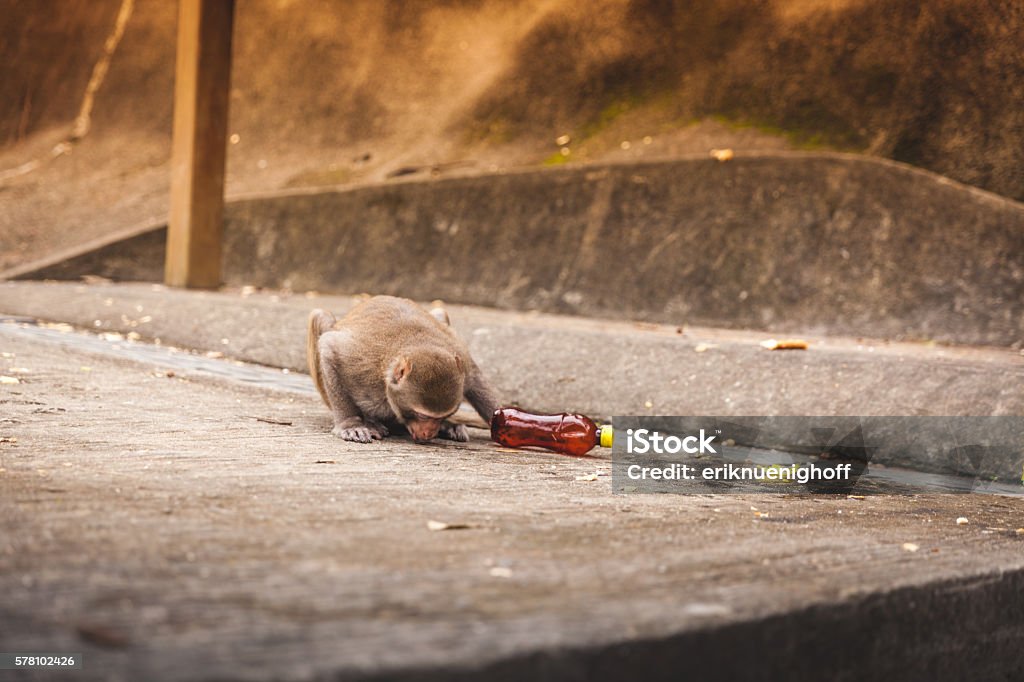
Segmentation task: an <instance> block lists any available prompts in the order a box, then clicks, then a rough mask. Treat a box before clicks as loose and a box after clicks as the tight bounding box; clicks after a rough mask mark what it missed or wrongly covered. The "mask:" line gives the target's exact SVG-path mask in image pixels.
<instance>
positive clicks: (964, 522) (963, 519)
mask: <svg viewBox="0 0 1024 682" xmlns="http://www.w3.org/2000/svg"><path fill="white" fill-rule="evenodd" d="M968 523H970V521H968V520H967V517H966V516H960V517H957V520H956V525H958V526H966V525H967V524H968Z"/></svg>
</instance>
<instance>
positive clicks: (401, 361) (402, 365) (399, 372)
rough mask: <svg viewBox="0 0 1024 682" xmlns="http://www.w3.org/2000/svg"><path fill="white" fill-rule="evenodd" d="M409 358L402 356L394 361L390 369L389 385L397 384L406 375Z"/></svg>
mask: <svg viewBox="0 0 1024 682" xmlns="http://www.w3.org/2000/svg"><path fill="white" fill-rule="evenodd" d="M409 367H411V365H410V363H409V358H407V357H405V356H402V357H400V358H398V360H396V361H395V366H394V367H393V368H392V369H391V383H393V384H397V383H399V382H400V381H401V380H402V379H403V378H404V377H405V375H406V374H408V373H409Z"/></svg>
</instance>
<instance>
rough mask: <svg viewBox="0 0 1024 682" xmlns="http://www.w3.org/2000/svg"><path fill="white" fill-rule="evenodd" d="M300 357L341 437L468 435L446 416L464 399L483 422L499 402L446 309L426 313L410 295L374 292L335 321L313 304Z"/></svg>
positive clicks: (458, 437) (454, 437)
mask: <svg viewBox="0 0 1024 682" xmlns="http://www.w3.org/2000/svg"><path fill="white" fill-rule="evenodd" d="M306 358H307V360H308V362H309V373H310V375H312V377H313V383H314V384H315V385H316V388H317V390H318V391H319V392H320V397H321V398H323V400H324V402H325V403H326V404H327V407H328V408H329V409H330V410H331V414H332V415H333V416H334V430H333V431H332V433H333V434H334V435H335V436H338V437H339V438H343V439H344V440H350V441H355V442H357V443H369V442H371V441H373V440H379V439H382V438H384V437H385V436H387V435H388V433H389V431H390V430H391V429H395V428H401V427H404V428H405V429H406V430H407V431H408V432H409V434H410V435H411V436H412V437H413V439H414V440H416V441H417V442H420V443H422V442H426V441H428V440H430V439H432V438H435V437H441V438H447V439H449V440H456V441H467V440H469V434H468V433H467V432H466V427H465V426H463V425H461V424H452V423H450V422H449V421H447V419H448V418H449V417H451V416H452V415H453V414H455V412H456V410H458V409H459V405H460V404H461V402H462V400H463V398H465V399H466V400H468V401H469V403H470V405H472V406H473V408H474V409H475V410H476V411H477V413H479V415H480V416H481V417H483V420H484V422H486V423H488V424H489V423H490V422H491V416H492V415H493V414H494V411H495V410H496V409H497V408H498V401H497V399H496V398H495V396H494V393H493V391H491V389H490V387H489V386H488V385H487V382H486V381H485V380H484V378H483V375H482V374H481V372H480V369H479V368H478V367H477V366H476V363H475V362H473V358H471V357H470V355H469V349H468V348H467V347H466V344H465V343H463V342H462V340H460V339H459V338H458V337H457V336H456V335H455V332H454V331H453V330H452V328H451V327H450V326H449V321H448V314H447V313H446V312H445V311H444V309H442V308H436V309H434V310H432V311H431V312H430V313H427V312H426V311H425V310H423V309H422V308H420V307H419V306H418V305H416V304H415V303H413V302H412V301H410V300H408V299H404V298H395V297H394V296H375V297H373V298H371V299H369V300H366V301H363V302H362V303H359V304H358V305H356V307H354V308H353V309H352V310H351V311H349V313H348V314H347V315H345V316H344V317H343V318H342V319H340V320H337V319H335V317H334V315H332V314H330V313H327V312H324V311H323V310H314V311H313V312H311V313H310V314H309V328H308V336H307V340H306Z"/></svg>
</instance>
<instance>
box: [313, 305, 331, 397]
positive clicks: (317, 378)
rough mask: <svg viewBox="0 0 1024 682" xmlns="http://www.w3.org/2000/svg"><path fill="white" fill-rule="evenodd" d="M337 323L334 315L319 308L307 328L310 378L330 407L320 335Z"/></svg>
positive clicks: (314, 312)
mask: <svg viewBox="0 0 1024 682" xmlns="http://www.w3.org/2000/svg"><path fill="white" fill-rule="evenodd" d="M335 322H337V320H336V319H335V317H334V315H331V314H330V313H328V312H325V311H323V310H321V309H320V308H317V309H316V310H314V311H313V312H311V313H310V314H309V324H308V325H307V327H306V364H308V365H309V376H311V377H313V385H314V386H316V390H317V391H318V392H319V393H320V397H321V398H322V399H323V401H324V404H325V405H327V406H328V407H330V405H331V404H330V403H329V402H328V401H327V391H326V390H325V389H324V373H323V370H322V369H321V368H320V335H321V334H323V333H324V332H326V331H330V329H331V327H333V326H334V323H335Z"/></svg>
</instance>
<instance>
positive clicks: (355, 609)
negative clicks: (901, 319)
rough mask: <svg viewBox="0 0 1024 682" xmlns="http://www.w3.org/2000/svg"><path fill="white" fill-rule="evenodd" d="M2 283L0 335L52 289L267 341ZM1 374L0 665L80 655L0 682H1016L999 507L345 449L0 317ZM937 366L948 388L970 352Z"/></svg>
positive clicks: (437, 448)
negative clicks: (650, 488)
mask: <svg viewBox="0 0 1024 682" xmlns="http://www.w3.org/2000/svg"><path fill="white" fill-rule="evenodd" d="M12 286H13V285H2V287H0V291H3V292H4V296H3V298H2V299H0V310H2V311H3V312H18V311H17V310H12V308H17V307H19V306H20V307H21V309H22V310H24V309H25V308H27V307H29V304H30V302H31V301H33V300H36V301H38V300H41V299H38V298H35V299H33V298H32V297H33V296H37V295H39V294H38V292H40V291H44V290H48V291H50V292H52V293H53V294H59V295H53V296H52V298H51V299H50V303H51V306H50V307H49V308H47V309H45V310H44V309H42V308H39V309H36V310H35V311H34V312H35V313H36V314H39V313H40V312H45V313H47V315H46V316H48V317H52V318H56V319H60V318H62V317H67V318H68V319H70V318H71V316H70V312H71V309H73V308H75V307H76V306H75V302H76V299H75V296H79V297H80V298H78V299H77V302H78V304H79V305H78V307H77V309H78V310H79V314H85V313H86V312H88V313H89V314H91V313H92V312H94V311H92V310H89V309H87V308H86V307H84V304H83V303H82V302H83V301H84V300H86V298H87V297H89V296H97V297H99V303H100V305H102V306H103V307H106V308H114V309H115V310H116V309H117V308H116V305H117V304H118V302H119V301H123V300H126V299H127V298H131V297H133V296H134V297H136V298H135V299H134V300H139V301H143V302H141V303H137V304H136V305H142V306H143V310H141V311H135V312H134V314H133V315H132V316H131V318H130V319H129V321H128V322H127V323H125V324H126V325H128V324H129V323H130V322H131V321H133V320H134V321H136V322H137V323H138V324H137V326H136V327H135V328H134V329H140V328H143V326H144V325H149V324H153V323H154V322H156V320H157V319H158V318H160V319H162V320H163V322H162V324H164V325H165V327H164V328H166V329H168V330H170V329H171V328H172V327H173V326H174V325H175V324H177V325H179V332H180V333H182V334H186V333H192V334H195V335H196V336H195V337H194V338H197V339H200V338H202V339H205V337H204V336H202V335H204V334H210V333H211V332H212V331H213V330H212V329H211V325H210V324H204V323H203V321H204V320H206V319H208V318H209V319H214V318H217V311H219V310H222V309H223V306H220V307H218V305H219V304H218V303H217V302H220V301H230V302H231V304H232V307H234V308H237V309H238V311H239V315H240V317H239V319H237V320H236V321H235V324H236V326H235V329H236V330H237V331H239V332H240V333H242V336H240V337H238V338H240V339H247V340H248V341H246V343H248V344H251V346H248V345H247V346H243V347H244V348H246V349H247V351H246V352H248V353H252V354H255V353H257V352H259V349H260V348H269V347H271V346H272V345H273V339H276V338H278V335H280V334H284V333H285V332H284V331H283V329H284V328H285V327H286V326H287V325H285V324H284V320H285V319H286V318H285V316H284V315H283V314H282V316H281V318H279V319H281V320H282V322H281V323H280V324H279V325H277V326H275V325H269V324H265V323H263V324H258V325H250V329H249V333H250V334H251V335H250V336H245V334H244V325H243V324H242V323H241V322H242V320H243V319H244V316H245V315H247V314H249V313H247V312H245V311H251V310H253V309H260V308H261V307H262V306H264V305H265V306H272V305H278V304H279V302H273V301H269V300H267V301H263V300H257V301H253V300H248V299H247V300H246V301H240V300H236V299H237V298H238V297H237V296H235V297H234V298H233V297H232V296H231V295H224V294H217V295H214V294H209V295H206V296H200V297H196V296H194V295H193V299H196V300H204V301H206V302H207V303H210V305H209V307H208V308H206V309H205V310H207V312H205V313H204V312H202V311H203V310H204V308H202V306H199V305H198V304H197V306H196V307H195V308H193V309H190V310H186V309H177V308H175V307H174V306H173V305H171V302H172V301H174V300H180V299H176V298H175V297H176V296H177V295H178V293H177V292H161V294H162V296H161V297H160V298H159V300H161V301H164V302H165V304H166V307H163V308H159V307H158V304H157V302H156V298H154V299H153V300H151V299H143V296H144V291H145V290H144V289H131V288H127V289H125V288H121V287H101V288H96V287H85V288H84V290H82V291H74V290H73V289H71V288H67V289H55V288H51V289H46V288H45V287H42V286H41V285H34V286H35V287H36V288H32V286H31V285H18V287H19V288H11V287H12ZM11 292H16V293H17V296H12V295H11ZM97 292H99V293H97ZM164 295H165V296H166V297H164ZM107 299H110V300H111V301H112V302H111V303H110V304H109V305H107V304H106V303H105V301H106V300H107ZM309 303H310V302H309V301H306V300H304V299H300V300H298V301H295V300H292V301H291V302H290V303H289V304H288V305H287V306H281V307H280V310H281V311H284V310H286V309H287V310H289V311H292V312H294V313H295V314H296V315H298V313H299V312H300V311H299V310H298V309H299V308H302V309H304V308H306V307H308V305H309ZM318 304H320V303H319V302H318ZM62 306H64V307H62ZM293 308H294V310H292V309H293ZM292 312H289V313H288V314H289V315H290V314H292ZM146 314H151V315H152V317H153V320H151V321H149V322H145V323H139V322H138V321H139V320H140V319H141V318H142V317H144V316H145V315H146ZM480 314H481V315H483V314H484V312H483V311H481V313H480ZM135 315H137V316H138V317H135ZM190 315H191V318H190ZM126 316H127V313H126ZM190 319H191V320H192V322H191V324H190V323H189V322H188V320H190ZM288 319H290V318H288ZM481 319H482V318H481ZM117 321H118V322H120V321H121V320H120V318H119V317H118V318H117ZM175 321H176V322H175ZM477 323H479V322H477ZM102 324H103V322H102V320H101V326H102ZM580 324H581V325H582V324H584V323H583V322H580ZM478 328H488V329H498V331H496V332H493V333H494V334H495V335H499V334H502V333H504V332H502V331H501V328H500V327H496V326H494V325H487V326H481V327H478ZM525 329H530V328H529V327H525ZM218 331H219V328H218ZM524 333H525V332H524ZM593 333H595V332H594V331H592V330H588V329H585V328H583V327H581V328H580V329H579V334H580V335H581V336H580V338H584V337H586V335H588V334H593ZM637 333H638V334H641V333H650V334H651V335H652V336H654V337H656V338H659V339H660V335H661V334H662V333H663V332H662V331H660V330H649V331H647V330H640V331H638V332H637ZM287 334H288V336H289V337H291V336H294V330H292V329H290V328H289V329H288V332H287ZM261 336H262V338H264V344H263V345H260V344H259V343H257V342H256V341H255V339H259V338H261ZM488 336H489V335H488V334H479V335H475V336H473V339H474V343H475V344H477V346H476V347H477V348H479V347H480V346H479V342H478V340H479V339H480V338H488ZM164 338H167V337H166V336H165V337H164ZM220 338H227V339H228V341H229V343H227V344H223V343H221V341H220ZM211 341H216V343H219V344H220V345H221V347H222V348H227V349H228V350H229V351H233V350H235V348H234V347H233V346H232V344H233V343H238V342H237V341H235V340H233V339H232V338H229V337H226V336H225V337H216V334H214V338H213V339H211ZM671 341H672V342H677V341H676V340H675V339H672V340H671ZM666 342H668V341H667V340H666ZM691 342H692V339H688V340H687V341H686V343H691ZM178 343H181V341H178ZM733 343H740V342H739V341H732V340H730V341H728V342H727V343H726V342H725V341H724V340H723V344H722V345H723V347H731V346H729V345H728V344H733ZM197 345H198V346H199V347H200V348H202V347H204V344H202V343H200V344H197ZM741 345H742V344H741ZM289 348H290V346H289ZM527 350H528V349H527ZM0 351H2V352H3V354H4V355H3V356H2V363H0V364H2V366H3V368H4V371H3V372H0V374H4V375H6V376H10V377H13V378H15V379H17V380H18V383H9V382H8V383H5V384H4V385H3V387H2V393H0V406H2V407H0V594H3V595H4V599H3V600H0V651H6V652H20V651H36V652H40V651H50V652H58V651H63V652H81V653H82V654H83V655H84V658H83V660H84V664H83V668H82V669H81V670H79V671H76V672H74V673H67V672H64V673H59V674H47V673H11V672H4V673H0V676H4V677H3V679H7V678H8V677H7V676H10V677H11V678H12V679H71V678H73V679H82V680H140V679H147V680H157V679H160V680H271V679H273V680H337V679H370V678H373V679H378V678H387V679H416V680H427V679H430V680H432V679H438V680H440V679H468V678H474V679H475V678H480V679H482V678H487V679H498V680H506V679H507V680H520V679H552V680H553V679H560V680H561V679H573V680H595V679H608V680H613V679H625V678H628V677H630V676H638V677H639V676H642V677H644V678H645V679H678V678H679V676H680V675H681V674H687V675H692V676H693V677H694V678H695V679H779V678H781V677H785V678H786V679H807V680H812V679H813V680H818V679H824V678H828V679H864V678H866V677H867V678H874V679H929V680H934V679H1017V678H1019V677H1020V676H1022V675H1024V661H1022V659H1021V657H1020V653H1019V652H1020V651H1021V650H1022V647H1024V603H1022V602H1021V600H1020V598H1019V595H1020V594H1021V591H1022V590H1024V551H1022V550H1024V531H1018V529H1019V528H1021V527H1024V500H1022V499H1019V498H1003V497H992V496H985V495H930V496H884V497H869V498H866V499H851V498H846V497H817V498H787V497H784V496H763V495H762V496H748V497H739V496H699V497H698V496H677V495H613V494H612V493H611V491H610V484H609V477H608V476H607V474H608V471H609V468H610V466H609V462H608V461H607V460H606V459H603V458H583V459H573V458H565V457H560V456H556V455H549V454H544V453H539V452H528V451H509V450H505V449H501V448H498V447H497V446H495V445H493V444H491V443H490V442H489V441H487V440H486V434H485V433H484V432H482V431H474V439H473V440H472V441H471V442H470V443H468V444H450V443H437V444H432V445H429V446H418V445H415V444H413V443H411V442H410V441H407V440H401V439H393V440H388V441H386V442H384V443H381V444H375V445H371V446H363V445H355V444H349V443H344V442H342V441H339V440H337V439H335V438H333V437H332V436H331V435H330V434H329V420H328V417H327V414H326V411H325V410H324V409H323V407H322V406H321V405H320V404H318V402H317V400H315V399H314V398H313V397H312V396H310V397H308V398H307V397H304V396H303V395H300V394H296V393H294V392H288V391H281V390H276V389H273V388H265V389H261V388H254V387H248V386H244V385H242V384H240V383H238V382H234V381H232V380H230V379H219V378H216V377H213V376H211V375H208V374H201V373H193V372H189V371H182V370H178V371H175V372H173V373H172V374H173V376H170V375H169V372H168V367H166V366H160V365H159V364H152V363H143V362H134V361H128V360H124V359H117V358H113V357H110V356H109V355H107V354H96V353H95V352H92V351H86V350H82V349H80V348H78V347H76V345H75V343H74V342H73V341H68V342H62V341H47V340H39V339H36V338H30V337H28V336H26V335H25V334H23V333H21V332H19V330H18V329H17V327H16V326H15V325H10V324H0ZM689 352H690V353H692V352H693V350H692V349H691V350H689ZM710 352H711V351H710V350H709V351H706V353H710ZM877 352H878V353H880V354H882V355H884V354H885V353H886V352H888V351H886V350H885V349H881V348H880V349H879V350H878V351H877ZM975 352H976V353H979V354H980V355H979V356H977V357H976V356H974V355H972V353H975ZM525 353H526V350H524V354H525ZM949 353H951V355H952V357H954V358H955V360H954V361H952V362H951V363H950V366H951V367H956V366H970V367H976V364H972V363H977V362H982V363H983V362H984V361H983V360H979V358H984V357H987V356H986V353H988V351H952V350H950V351H949ZM960 353H964V354H966V355H964V356H961V355H959V354H960ZM698 357H703V355H700V356H698ZM762 357H777V356H776V355H773V354H766V355H765V356H762ZM778 357H781V356H778ZM785 357H793V356H792V355H788V356H785ZM938 365H939V366H941V365H942V363H938ZM502 376H505V375H502ZM959 517H964V518H966V519H967V520H968V523H967V524H958V523H957V519H958V518H959ZM430 521H439V522H442V523H446V524H454V525H465V526H467V527H465V528H450V529H446V530H431V529H430V528H429V527H428V522H430ZM19 675H20V677H19Z"/></svg>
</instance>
